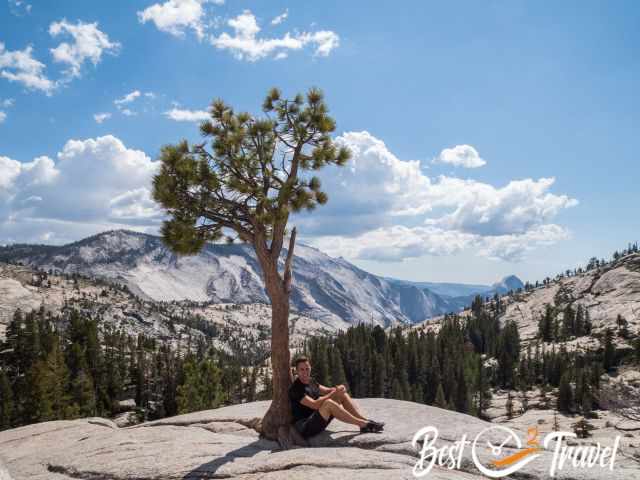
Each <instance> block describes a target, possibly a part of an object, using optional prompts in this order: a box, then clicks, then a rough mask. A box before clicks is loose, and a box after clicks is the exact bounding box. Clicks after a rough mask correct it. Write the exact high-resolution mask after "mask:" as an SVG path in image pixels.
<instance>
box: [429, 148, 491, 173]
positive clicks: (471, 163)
mask: <svg viewBox="0 0 640 480" xmlns="http://www.w3.org/2000/svg"><path fill="white" fill-rule="evenodd" d="M433 163H446V164H448V165H453V166H454V167H465V168H478V167H482V166H483V165H486V164H487V162H485V161H484V160H483V159H482V158H480V155H479V154H478V151H477V150H476V149H475V148H473V147H472V146H471V145H456V146H455V147H453V148H445V149H444V150H442V152H440V155H438V156H437V157H436V158H435V159H434V161H433Z"/></svg>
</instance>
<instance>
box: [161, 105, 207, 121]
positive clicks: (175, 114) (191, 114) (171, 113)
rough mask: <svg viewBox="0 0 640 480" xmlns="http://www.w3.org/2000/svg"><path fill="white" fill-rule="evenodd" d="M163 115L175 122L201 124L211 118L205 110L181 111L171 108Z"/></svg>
mask: <svg viewBox="0 0 640 480" xmlns="http://www.w3.org/2000/svg"><path fill="white" fill-rule="evenodd" d="M164 114H165V116H166V117H167V118H170V119H171V120H175V121H176V122H201V121H203V120H207V119H208V118H210V117H211V116H210V115H209V113H208V112H206V111H205V110H183V109H179V108H172V109H171V110H168V111H166V112H164Z"/></svg>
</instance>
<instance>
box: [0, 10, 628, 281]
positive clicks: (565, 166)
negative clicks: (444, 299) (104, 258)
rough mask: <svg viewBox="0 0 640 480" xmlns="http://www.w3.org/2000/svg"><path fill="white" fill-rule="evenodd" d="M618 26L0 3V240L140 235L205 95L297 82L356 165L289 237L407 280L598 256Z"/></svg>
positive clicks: (256, 99)
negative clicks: (166, 160) (162, 156)
mask: <svg viewBox="0 0 640 480" xmlns="http://www.w3.org/2000/svg"><path fill="white" fill-rule="evenodd" d="M285 13H286V15H284V14H285ZM278 17H279V21H278V20H276V19H277V18H278ZM96 22H97V23H96ZM639 27H640V5H638V3H637V2H631V1H629V2H623V1H616V2H554V3H553V4H552V3H551V2H517V1H500V2H482V3H481V2H446V3H445V2H420V1H416V2H408V1H407V2H396V3H394V4H393V5H390V4H388V3H386V2H355V1H353V2H344V1H342V2H330V1H325V2H280V1H271V2H257V1H254V2H251V1H249V2H241V1H239V0H227V1H226V2H222V1H202V0H169V1H167V0H145V1H135V2H134V1H122V0H120V1H112V2H98V1H95V2H87V1H59V2H39V1H36V0H32V1H28V0H22V1H19V0H9V1H6V0H2V3H0V112H2V113H0V243H8V242H15V241H29V242H36V241H37V242H42V243H56V244H59V243H64V242H67V241H71V240H76V239H78V238H82V237H83V236H86V235H89V234H92V233H95V232H97V231H101V230H105V229H108V228H118V227H126V228H133V229H137V230H141V231H147V232H154V231H156V230H157V226H158V224H159V221H160V218H161V217H160V215H159V212H158V210H157V208H156V207H155V206H154V205H153V202H152V201H150V199H149V196H148V186H149V180H150V178H151V176H152V175H153V173H154V171H155V169H156V168H157V162H155V160H156V158H157V154H158V151H159V149H160V147H161V146H162V145H163V144H166V143H172V142H176V141H178V140H180V139H182V138H188V139H191V140H196V139H198V138H199V137H198V135H197V119H198V118H201V116H202V111H204V110H206V109H207V106H208V104H209V103H210V101H211V100H212V99H213V98H215V97H221V98H223V99H224V100H225V101H227V103H230V104H231V105H233V106H234V107H236V108H237V109H240V110H248V111H250V112H255V113H259V111H260V105H261V102H262V98H263V97H264V95H265V93H266V91H267V90H268V89H269V88H270V87H272V86H278V87H279V88H281V90H282V91H283V92H284V93H285V94H287V95H293V94H295V93H296V92H298V91H305V90H307V89H308V88H309V87H311V86H318V87H320V88H322V89H323V90H324V92H325V96H326V99H327V103H328V105H329V107H330V109H331V112H332V113H333V115H334V117H335V119H336V120H337V125H338V128H337V132H336V137H337V141H339V142H343V143H344V144H346V145H348V146H349V147H351V148H352V149H353V150H354V152H355V153H356V155H354V160H353V162H352V164H351V165H350V166H349V167H347V168H346V169H343V171H340V172H337V171H327V172H325V173H324V176H323V180H324V183H325V187H326V188H327V190H328V193H329V196H330V201H329V204H328V205H327V206H326V207H322V208H321V209H318V210H317V211H316V212H314V213H313V214H312V215H311V216H302V217H298V218H295V219H294V220H295V223H297V224H298V225H299V228H300V233H301V235H302V236H303V240H304V241H306V242H308V243H311V244H314V245H317V246H318V247H320V248H322V249H323V250H325V251H327V252H328V253H330V254H331V255H343V256H345V257H346V258H348V259H349V260H351V261H353V262H354V263H356V264H357V265H359V266H361V267H363V268H365V269H367V270H369V271H371V272H374V273H378V274H382V275H387V276H395V277H398V278H405V279H411V280H423V281H455V282H468V283H490V282H493V281H496V280H497V279H499V278H500V277H502V276H504V275H508V274H512V273H513V274H516V275H518V276H519V277H520V278H522V279H523V280H531V281H535V280H537V279H540V280H541V279H542V278H544V277H545V276H546V275H550V276H553V275H554V274H556V273H557V272H559V271H561V270H564V269H566V268H573V267H575V266H578V265H581V264H584V263H586V261H587V260H588V259H589V258H590V257H591V256H594V255H595V256H598V257H607V258H608V257H609V256H610V254H611V253H612V252H613V250H615V249H621V248H624V247H626V245H627V243H628V242H629V241H631V242H633V241H636V240H640V238H639V237H640V234H639V232H640V229H639V227H640V217H639V216H638V214H637V205H638V200H639V198H638V197H639V194H638V184H637V182H638V178H640V166H639V162H638V159H637V155H636V152H637V151H638V149H639V147H640V140H639V139H638V138H639V136H638V134H637V132H638V131H639V127H640V122H639V120H640V113H639V112H640V95H638V94H637V85H638V80H639V79H640V76H639V73H640V71H639V70H640V60H639V58H640V56H639V55H638V53H639V51H640V28H639ZM136 92H137V93H136ZM177 119H178V120H182V121H177ZM188 119H192V121H185V120H188Z"/></svg>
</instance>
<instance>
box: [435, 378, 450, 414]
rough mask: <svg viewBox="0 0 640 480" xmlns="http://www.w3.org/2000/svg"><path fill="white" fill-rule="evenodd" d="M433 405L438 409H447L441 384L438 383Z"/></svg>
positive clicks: (447, 405)
mask: <svg viewBox="0 0 640 480" xmlns="http://www.w3.org/2000/svg"><path fill="white" fill-rule="evenodd" d="M434 405H435V406H436V407H439V408H449V404H448V403H447V400H446V398H445V396H444V389H443V388H442V384H441V383H438V388H437V390H436V399H435V402H434Z"/></svg>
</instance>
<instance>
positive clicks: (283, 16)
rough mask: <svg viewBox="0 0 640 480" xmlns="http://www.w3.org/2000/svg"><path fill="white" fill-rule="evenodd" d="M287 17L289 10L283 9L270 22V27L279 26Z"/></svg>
mask: <svg viewBox="0 0 640 480" xmlns="http://www.w3.org/2000/svg"><path fill="white" fill-rule="evenodd" d="M288 16H289V9H288V8H287V9H285V11H284V12H282V13H281V14H280V15H278V16H277V17H275V18H274V19H273V20H271V25H280V24H281V23H282V22H284V21H285V20H286V19H287V17H288Z"/></svg>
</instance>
